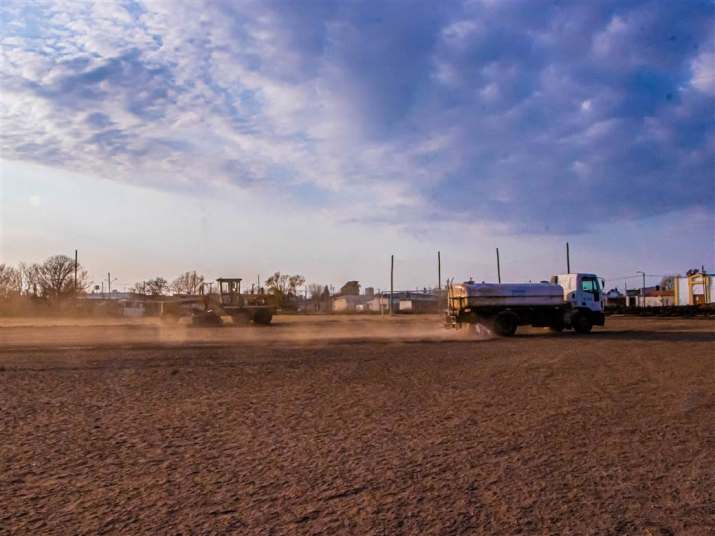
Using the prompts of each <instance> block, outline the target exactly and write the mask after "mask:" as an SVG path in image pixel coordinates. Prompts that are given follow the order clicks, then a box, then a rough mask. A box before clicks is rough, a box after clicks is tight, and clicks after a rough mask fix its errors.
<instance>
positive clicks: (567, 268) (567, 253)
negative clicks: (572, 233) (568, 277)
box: [566, 242, 571, 274]
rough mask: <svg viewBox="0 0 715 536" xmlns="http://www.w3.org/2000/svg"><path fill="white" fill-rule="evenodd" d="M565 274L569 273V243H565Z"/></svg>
mask: <svg viewBox="0 0 715 536" xmlns="http://www.w3.org/2000/svg"><path fill="white" fill-rule="evenodd" d="M566 273H567V274H570V273H571V254H570V252H569V243H568V242H566Z"/></svg>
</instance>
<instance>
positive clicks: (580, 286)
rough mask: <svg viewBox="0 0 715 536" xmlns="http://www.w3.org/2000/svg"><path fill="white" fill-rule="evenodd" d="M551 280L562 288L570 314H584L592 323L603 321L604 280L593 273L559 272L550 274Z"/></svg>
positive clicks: (600, 324) (598, 324)
mask: <svg viewBox="0 0 715 536" xmlns="http://www.w3.org/2000/svg"><path fill="white" fill-rule="evenodd" d="M551 282H552V283H554V284H557V285H559V286H561V287H562V288H563V289H564V302H566V303H567V304H568V305H569V306H570V307H571V311H572V314H576V313H580V314H582V315H586V316H587V317H588V318H589V320H590V323H591V324H592V325H597V326H602V325H603V323H604V314H603V311H604V308H605V305H606V297H605V295H604V290H603V284H604V281H603V280H602V279H600V278H599V277H598V276H596V275H595V274H559V275H555V276H552V278H551Z"/></svg>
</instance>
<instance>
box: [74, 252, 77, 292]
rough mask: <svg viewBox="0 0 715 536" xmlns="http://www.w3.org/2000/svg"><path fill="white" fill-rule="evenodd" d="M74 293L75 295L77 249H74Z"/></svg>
mask: <svg viewBox="0 0 715 536" xmlns="http://www.w3.org/2000/svg"><path fill="white" fill-rule="evenodd" d="M74 295H75V296H77V250H76V249H75V250H74Z"/></svg>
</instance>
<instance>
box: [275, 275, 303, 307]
mask: <svg viewBox="0 0 715 536" xmlns="http://www.w3.org/2000/svg"><path fill="white" fill-rule="evenodd" d="M304 283H305V277H303V276H302V275H288V274H281V273H280V272H275V273H274V274H273V275H272V276H270V277H269V278H268V279H266V287H267V288H268V292H270V293H271V294H273V295H274V296H275V297H276V298H277V299H278V302H279V303H280V304H282V305H285V304H286V302H287V301H288V300H290V298H292V297H295V295H296V293H297V291H298V287H300V286H301V285H303V284H304Z"/></svg>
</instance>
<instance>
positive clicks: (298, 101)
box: [0, 0, 715, 289]
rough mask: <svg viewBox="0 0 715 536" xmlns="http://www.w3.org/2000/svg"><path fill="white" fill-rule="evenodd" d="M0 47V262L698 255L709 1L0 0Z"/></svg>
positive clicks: (121, 265) (480, 268)
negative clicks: (55, 257) (567, 251)
mask: <svg viewBox="0 0 715 536" xmlns="http://www.w3.org/2000/svg"><path fill="white" fill-rule="evenodd" d="M0 42H1V48H0V50H1V54H2V60H1V61H0V158H1V161H0V262H7V263H11V264H16V263H18V262H20V261H26V262H35V261H41V260H42V259H44V258H46V257H47V256H49V255H51V254H56V253H65V254H70V255H71V254H72V253H73V252H74V249H78V250H79V252H80V253H79V254H80V262H81V263H82V264H83V265H84V266H85V267H86V268H87V269H88V270H89V273H90V277H91V278H92V279H93V280H95V281H99V280H101V279H104V278H106V274H107V272H111V273H112V276H111V277H112V278H113V279H114V278H116V282H115V283H114V285H116V286H118V287H120V288H121V287H123V286H130V285H132V284H133V283H134V282H136V281H141V280H144V279H148V278H150V277H155V276H157V275H162V276H164V277H166V278H167V279H172V278H173V277H175V275H177V274H178V273H180V272H182V271H185V270H193V269H196V270H199V271H201V272H202V273H204V274H206V275H207V277H208V278H214V277H219V276H241V277H244V278H245V279H247V280H249V281H254V280H256V279H257V278H258V277H259V275H261V277H263V278H265V277H266V276H267V275H268V274H269V273H272V272H273V271H276V270H280V271H282V272H284V273H286V272H287V273H302V274H304V275H305V276H306V278H307V280H308V282H311V283H313V282H314V283H327V284H333V285H336V286H339V285H341V284H342V283H343V282H344V281H346V280H348V279H358V280H360V281H361V282H362V283H363V286H374V287H376V288H382V289H384V288H387V287H388V286H389V264H390V255H391V254H394V255H395V258H396V286H398V287H399V288H422V287H429V286H434V285H436V283H437V274H436V258H435V257H436V252H437V251H438V250H439V251H441V252H442V258H443V272H442V273H443V279H444V278H446V277H456V278H457V279H458V280H460V279H465V278H467V277H468V276H472V277H474V278H475V279H478V280H494V279H495V278H496V263H495V260H494V257H495V251H494V250H495V248H496V247H499V248H500V253H501V260H502V274H503V279H505V280H511V281H519V280H535V281H538V280H541V279H545V278H548V277H549V275H551V274H553V273H560V272H563V271H565V255H564V244H565V242H566V241H568V242H569V243H570V244H571V250H572V269H573V270H578V271H586V272H596V273H598V274H599V275H602V276H604V277H606V278H608V279H609V284H610V285H609V286H616V285H618V286H621V287H623V285H624V284H625V283H626V281H628V284H629V285H633V286H636V285H637V284H638V283H637V281H638V279H637V277H638V276H636V271H637V270H643V271H646V272H647V273H648V274H652V275H650V276H649V282H657V280H658V279H659V277H660V276H661V275H665V274H670V273H684V272H685V271H686V270H687V269H689V268H692V267H699V266H701V265H705V267H706V268H709V269H710V270H714V269H715V3H713V2H712V1H711V0H708V1H696V0H684V1H682V2H660V1H656V2H638V1H628V2H625V1H624V2H609V1H603V2H564V1H551V2H542V1H530V2H509V1H504V2H498V1H495V0H488V1H487V0H483V1H474V0H470V1H441V2H422V1H411V2H404V1H381V2H350V1H339V2H338V1H332V2H321V1H313V0H310V1H306V2H286V1H275V2H273V1H269V0H260V1H233V0H231V1H228V0H226V1H221V0H216V1H196V0H191V1H189V0H186V1H184V0H166V1H165V0H151V1H116V2H112V1H107V0H103V1H100V2H90V1H63V0H54V1H48V2H45V1H39V0H38V1H28V0H6V1H5V2H3V3H2V5H0ZM628 277H631V278H632V279H630V280H627V279H626V278H628Z"/></svg>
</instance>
